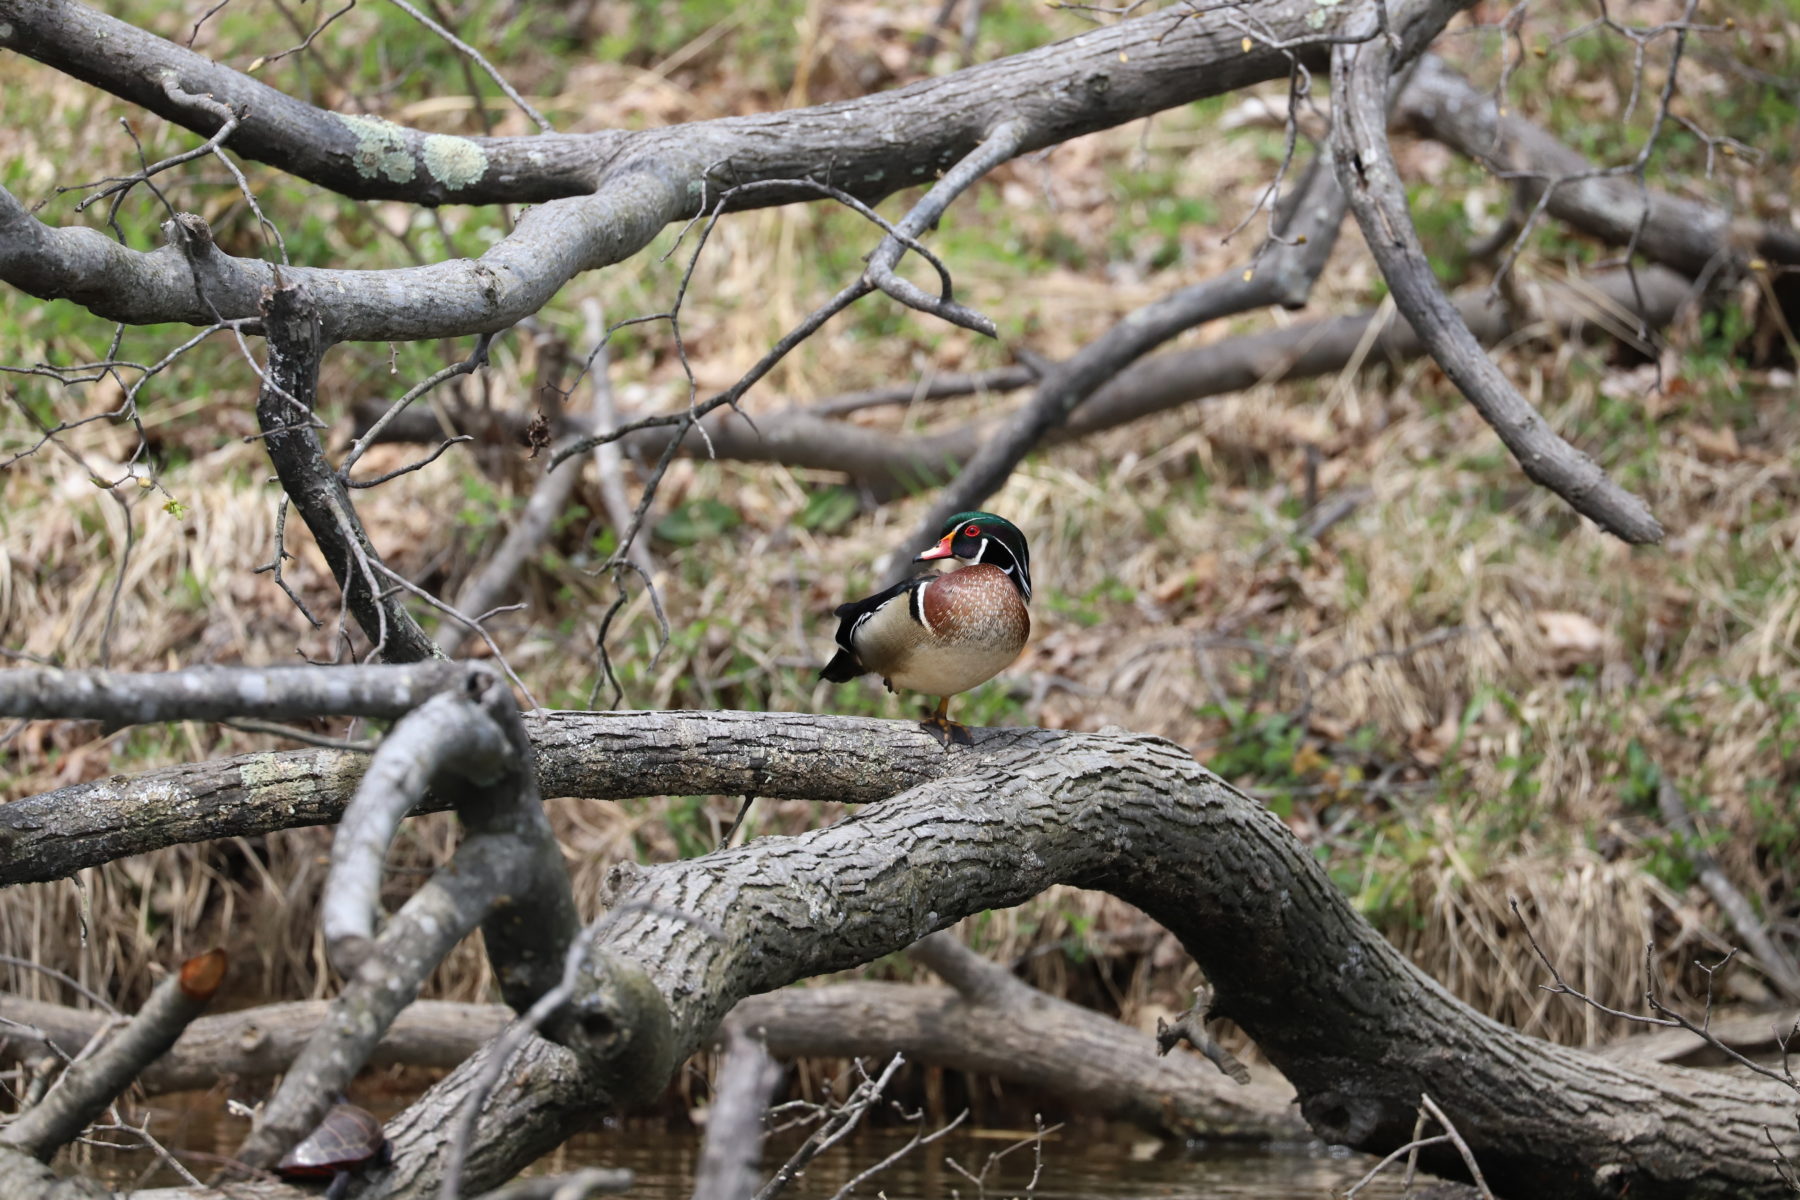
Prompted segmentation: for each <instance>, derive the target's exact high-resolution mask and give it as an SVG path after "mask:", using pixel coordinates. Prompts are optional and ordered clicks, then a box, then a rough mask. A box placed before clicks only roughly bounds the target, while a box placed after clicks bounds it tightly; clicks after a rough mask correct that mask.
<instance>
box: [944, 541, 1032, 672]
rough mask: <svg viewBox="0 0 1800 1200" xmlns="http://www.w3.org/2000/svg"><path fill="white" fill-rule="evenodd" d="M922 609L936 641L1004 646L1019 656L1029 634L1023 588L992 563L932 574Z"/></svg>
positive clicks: (994, 646) (951, 644)
mask: <svg viewBox="0 0 1800 1200" xmlns="http://www.w3.org/2000/svg"><path fill="white" fill-rule="evenodd" d="M923 608H924V610H925V624H926V625H927V626H928V627H929V628H930V630H931V635H932V640H933V641H937V642H941V643H944V644H945V645H947V646H967V647H970V648H980V649H988V648H994V649H1005V650H1007V651H1009V652H1010V653H1011V654H1012V655H1013V656H1014V657H1017V656H1018V653H1019V651H1021V650H1023V649H1024V648H1025V640H1026V639H1027V638H1029V637H1030V636H1031V614H1030V613H1029V612H1027V611H1026V609H1025V602H1024V601H1023V600H1021V599H1020V597H1019V589H1018V588H1016V587H1014V586H1013V581H1012V579H1011V577H1010V576H1008V575H1007V573H1006V572H1005V571H1002V570H1001V569H1000V568H999V567H996V566H993V565H992V564H990V563H976V564H975V565H973V566H968V567H962V568H960V569H959V570H955V571H951V572H950V573H949V574H947V575H940V576H939V577H938V578H936V579H934V580H933V581H932V582H931V585H930V586H929V587H927V588H926V589H925V600H924V604H923ZM1009 661H1010V660H1009Z"/></svg>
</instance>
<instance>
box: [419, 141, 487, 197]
mask: <svg viewBox="0 0 1800 1200" xmlns="http://www.w3.org/2000/svg"><path fill="white" fill-rule="evenodd" d="M425 169H426V170H427V171H429V172H430V173H431V177H432V178H433V179H435V180H437V181H438V182H439V183H441V184H443V185H444V186H445V187H447V188H449V189H451V190H452V191H455V190H457V189H458V188H466V187H469V186H470V185H471V184H474V183H477V182H479V181H480V179H481V177H482V176H483V175H484V174H486V173H487V152H486V151H485V150H483V149H482V148H481V147H480V146H477V145H476V144H475V143H474V142H471V141H470V140H469V139H468V138H460V137H451V136H449V135H448V134H442V133H434V134H432V135H431V136H430V137H428V138H426V139H425Z"/></svg>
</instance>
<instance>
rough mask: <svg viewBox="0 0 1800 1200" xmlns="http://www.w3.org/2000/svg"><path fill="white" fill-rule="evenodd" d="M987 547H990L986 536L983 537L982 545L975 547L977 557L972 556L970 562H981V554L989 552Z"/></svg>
mask: <svg viewBox="0 0 1800 1200" xmlns="http://www.w3.org/2000/svg"><path fill="white" fill-rule="evenodd" d="M987 548H988V540H987V539H986V538H982V539H981V545H979V546H977V547H975V557H974V558H971V559H970V560H969V561H970V562H980V561H981V556H982V555H984V554H986V553H987Z"/></svg>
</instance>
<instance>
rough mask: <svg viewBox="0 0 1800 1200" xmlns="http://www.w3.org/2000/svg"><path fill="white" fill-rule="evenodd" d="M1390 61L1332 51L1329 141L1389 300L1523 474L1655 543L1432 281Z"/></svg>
mask: <svg viewBox="0 0 1800 1200" xmlns="http://www.w3.org/2000/svg"><path fill="white" fill-rule="evenodd" d="M1395 61H1396V60H1395V57H1394V52H1393V50H1392V48H1391V47H1390V46H1389V45H1388V44H1387V43H1386V42H1385V41H1382V40H1380V39H1377V40H1375V41H1371V42H1365V43H1363V44H1362V45H1359V46H1340V47H1338V48H1337V50H1336V51H1335V52H1334V53H1333V55H1332V67H1331V87H1332V97H1333V103H1332V109H1331V111H1332V121H1331V145H1332V150H1333V153H1334V155H1335V159H1336V163H1337V173H1338V179H1339V182H1341V183H1342V184H1343V187H1344V191H1345V193H1346V194H1347V195H1348V196H1349V198H1350V207H1351V210H1352V211H1353V212H1354V213H1355V214H1356V219H1357V223H1358V224H1360V225H1361V226H1362V231H1363V240H1364V241H1365V242H1366V243H1367V244H1368V247H1369V252H1370V253H1371V254H1372V255H1374V257H1375V261H1376V263H1377V264H1378V265H1379V266H1380V268H1381V273H1382V276H1383V277H1384V278H1385V279H1386V280H1387V281H1388V285H1389V287H1390V288H1391V289H1392V290H1393V296H1394V303H1395V305H1396V307H1398V308H1399V310H1400V312H1401V313H1402V314H1403V315H1404V316H1405V317H1406V319H1407V321H1408V323H1410V324H1411V325H1412V327H1413V328H1414V329H1415V330H1417V331H1418V333H1419V335H1420V337H1421V338H1422V339H1423V340H1424V342H1425V344H1426V346H1427V347H1429V348H1430V350H1431V356H1432V357H1433V358H1434V359H1436V360H1437V362H1438V365H1439V366H1441V367H1443V369H1444V373H1445V374H1446V375H1448V376H1449V377H1450V379H1451V381H1452V382H1453V383H1455V384H1456V386H1457V388H1458V389H1459V390H1460V391H1461V392H1462V393H1463V395H1465V396H1467V397H1468V398H1469V402H1470V403H1471V404H1473V405H1474V406H1475V409H1476V411H1477V412H1479V413H1480V414H1481V416H1482V419H1483V420H1485V421H1486V422H1487V423H1488V424H1489V425H1490V426H1492V427H1493V430H1494V432H1495V433H1497V434H1499V435H1500V440H1501V441H1502V442H1504V443H1505V445H1506V448H1507V449H1508V450H1509V451H1511V453H1512V456H1513V457H1514V458H1515V459H1516V460H1518V463H1519V465H1520V466H1521V467H1523V468H1524V470H1525V474H1526V476H1527V477H1529V478H1530V479H1531V480H1532V481H1533V482H1534V483H1537V484H1540V485H1542V486H1543V487H1546V488H1549V489H1550V490H1551V491H1553V492H1555V493H1556V494H1557V495H1559V496H1561V497H1562V498H1563V499H1564V500H1566V501H1567V502H1568V503H1569V505H1570V507H1572V508H1574V509H1575V511H1577V512H1579V513H1581V514H1582V515H1583V516H1586V517H1588V518H1589V519H1591V520H1593V521H1594V522H1595V523H1596V524H1597V525H1599V526H1600V527H1601V528H1602V529H1605V530H1607V531H1608V532H1609V533H1612V534H1614V535H1615V536H1617V537H1619V538H1621V539H1623V540H1625V541H1627V542H1637V543H1644V542H1658V541H1661V540H1662V536H1663V528H1662V526H1661V525H1660V524H1658V523H1657V520H1656V518H1655V517H1654V516H1653V515H1651V512H1650V509H1649V506H1648V505H1646V504H1645V503H1644V501H1643V500H1641V499H1640V498H1638V497H1637V496H1634V495H1633V494H1631V493H1630V492H1627V491H1626V490H1625V489H1623V488H1621V487H1620V486H1619V485H1618V484H1616V483H1614V482H1613V481H1612V480H1611V479H1609V478H1608V477H1607V475H1606V473H1605V472H1604V471H1602V470H1601V469H1600V467H1599V466H1598V465H1596V464H1595V462H1594V461H1593V460H1592V459H1590V458H1589V457H1587V455H1585V454H1583V453H1581V452H1580V451H1579V450H1577V449H1575V447H1573V446H1571V445H1570V444H1569V443H1568V442H1566V441H1564V440H1563V438H1562V437H1561V436H1560V435H1559V434H1557V433H1556V431H1555V430H1553V429H1551V428H1550V427H1549V426H1548V425H1547V424H1545V422H1544V419H1543V417H1542V416H1540V415H1539V414H1538V412H1537V410H1536V409H1534V408H1532V407H1531V404H1530V403H1529V402H1528V401H1527V400H1526V399H1525V398H1524V397H1523V396H1521V395H1520V394H1519V392H1518V389H1517V388H1515V387H1513V385H1512V384H1511V382H1509V381H1508V380H1507V378H1506V376H1505V375H1504V374H1503V373H1502V372H1501V370H1500V368H1499V367H1497V366H1495V365H1494V363H1493V361H1492V360H1491V359H1489V358H1488V356H1487V352H1486V351H1485V350H1483V349H1482V347H1481V343H1480V342H1478V341H1477V340H1476V339H1475V335H1474V334H1472V333H1470V332H1469V327H1468V325H1467V324H1465V323H1464V322H1463V320H1462V317H1461V316H1460V315H1459V314H1458V313H1457V311H1456V308H1455V306H1453V305H1452V304H1451V303H1450V301H1449V298H1448V297H1446V296H1445V295H1444V292H1443V289H1442V288H1441V287H1439V286H1438V282H1437V279H1436V277H1435V276H1434V275H1433V274H1432V270H1431V262H1430V260H1429V259H1427V258H1426V256H1425V249H1424V247H1423V246H1422V245H1421V244H1420V243H1419V236H1418V232H1417V231H1416V230H1415V229H1414V228H1413V223H1412V216H1411V214H1410V213H1409V212H1408V210H1407V205H1406V189H1405V187H1404V185H1403V184H1402V183H1401V182H1400V173H1399V170H1398V168H1396V167H1395V165H1394V156H1393V152H1392V150H1391V149H1390V148H1389V146H1388V138H1387V93H1388V84H1389V78H1390V75H1391V71H1392V67H1393V64H1394V62H1395Z"/></svg>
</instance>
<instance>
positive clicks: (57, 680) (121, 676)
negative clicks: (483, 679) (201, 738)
mask: <svg viewBox="0 0 1800 1200" xmlns="http://www.w3.org/2000/svg"><path fill="white" fill-rule="evenodd" d="M470 669H471V668H469V667H467V666H464V665H462V664H459V663H447V662H435V663H419V664H417V665H411V666H383V667H358V668H356V669H355V670H350V669H347V668H346V669H320V668H317V667H262V668H257V667H189V668H187V669H186V670H182V671H168V672H163V673H160V674H159V673H146V674H125V673H123V672H112V671H66V670H63V669H61V668H58V667H17V668H14V669H11V670H7V671H0V716H8V717H31V718H34V719H39V720H49V719H61V720H70V719H74V720H87V721H104V722H106V723H107V724H109V725H115V726H119V725H146V724H149V723H151V722H153V721H216V720H220V719H223V718H225V717H261V718H264V719H268V720H276V721H280V720H297V719H301V718H305V717H316V716H322V715H328V714H329V715H333V716H356V717H377V718H392V717H399V716H404V715H405V714H406V713H408V712H410V711H411V710H412V709H414V708H416V707H418V706H419V705H420V704H423V703H424V702H425V701H426V700H428V699H429V698H430V697H432V696H433V695H435V694H437V693H438V692H442V691H447V690H452V689H454V688H456V687H458V686H459V683H460V681H461V680H462V679H464V678H465V677H466V676H467V675H468V673H469V671H470Z"/></svg>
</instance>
